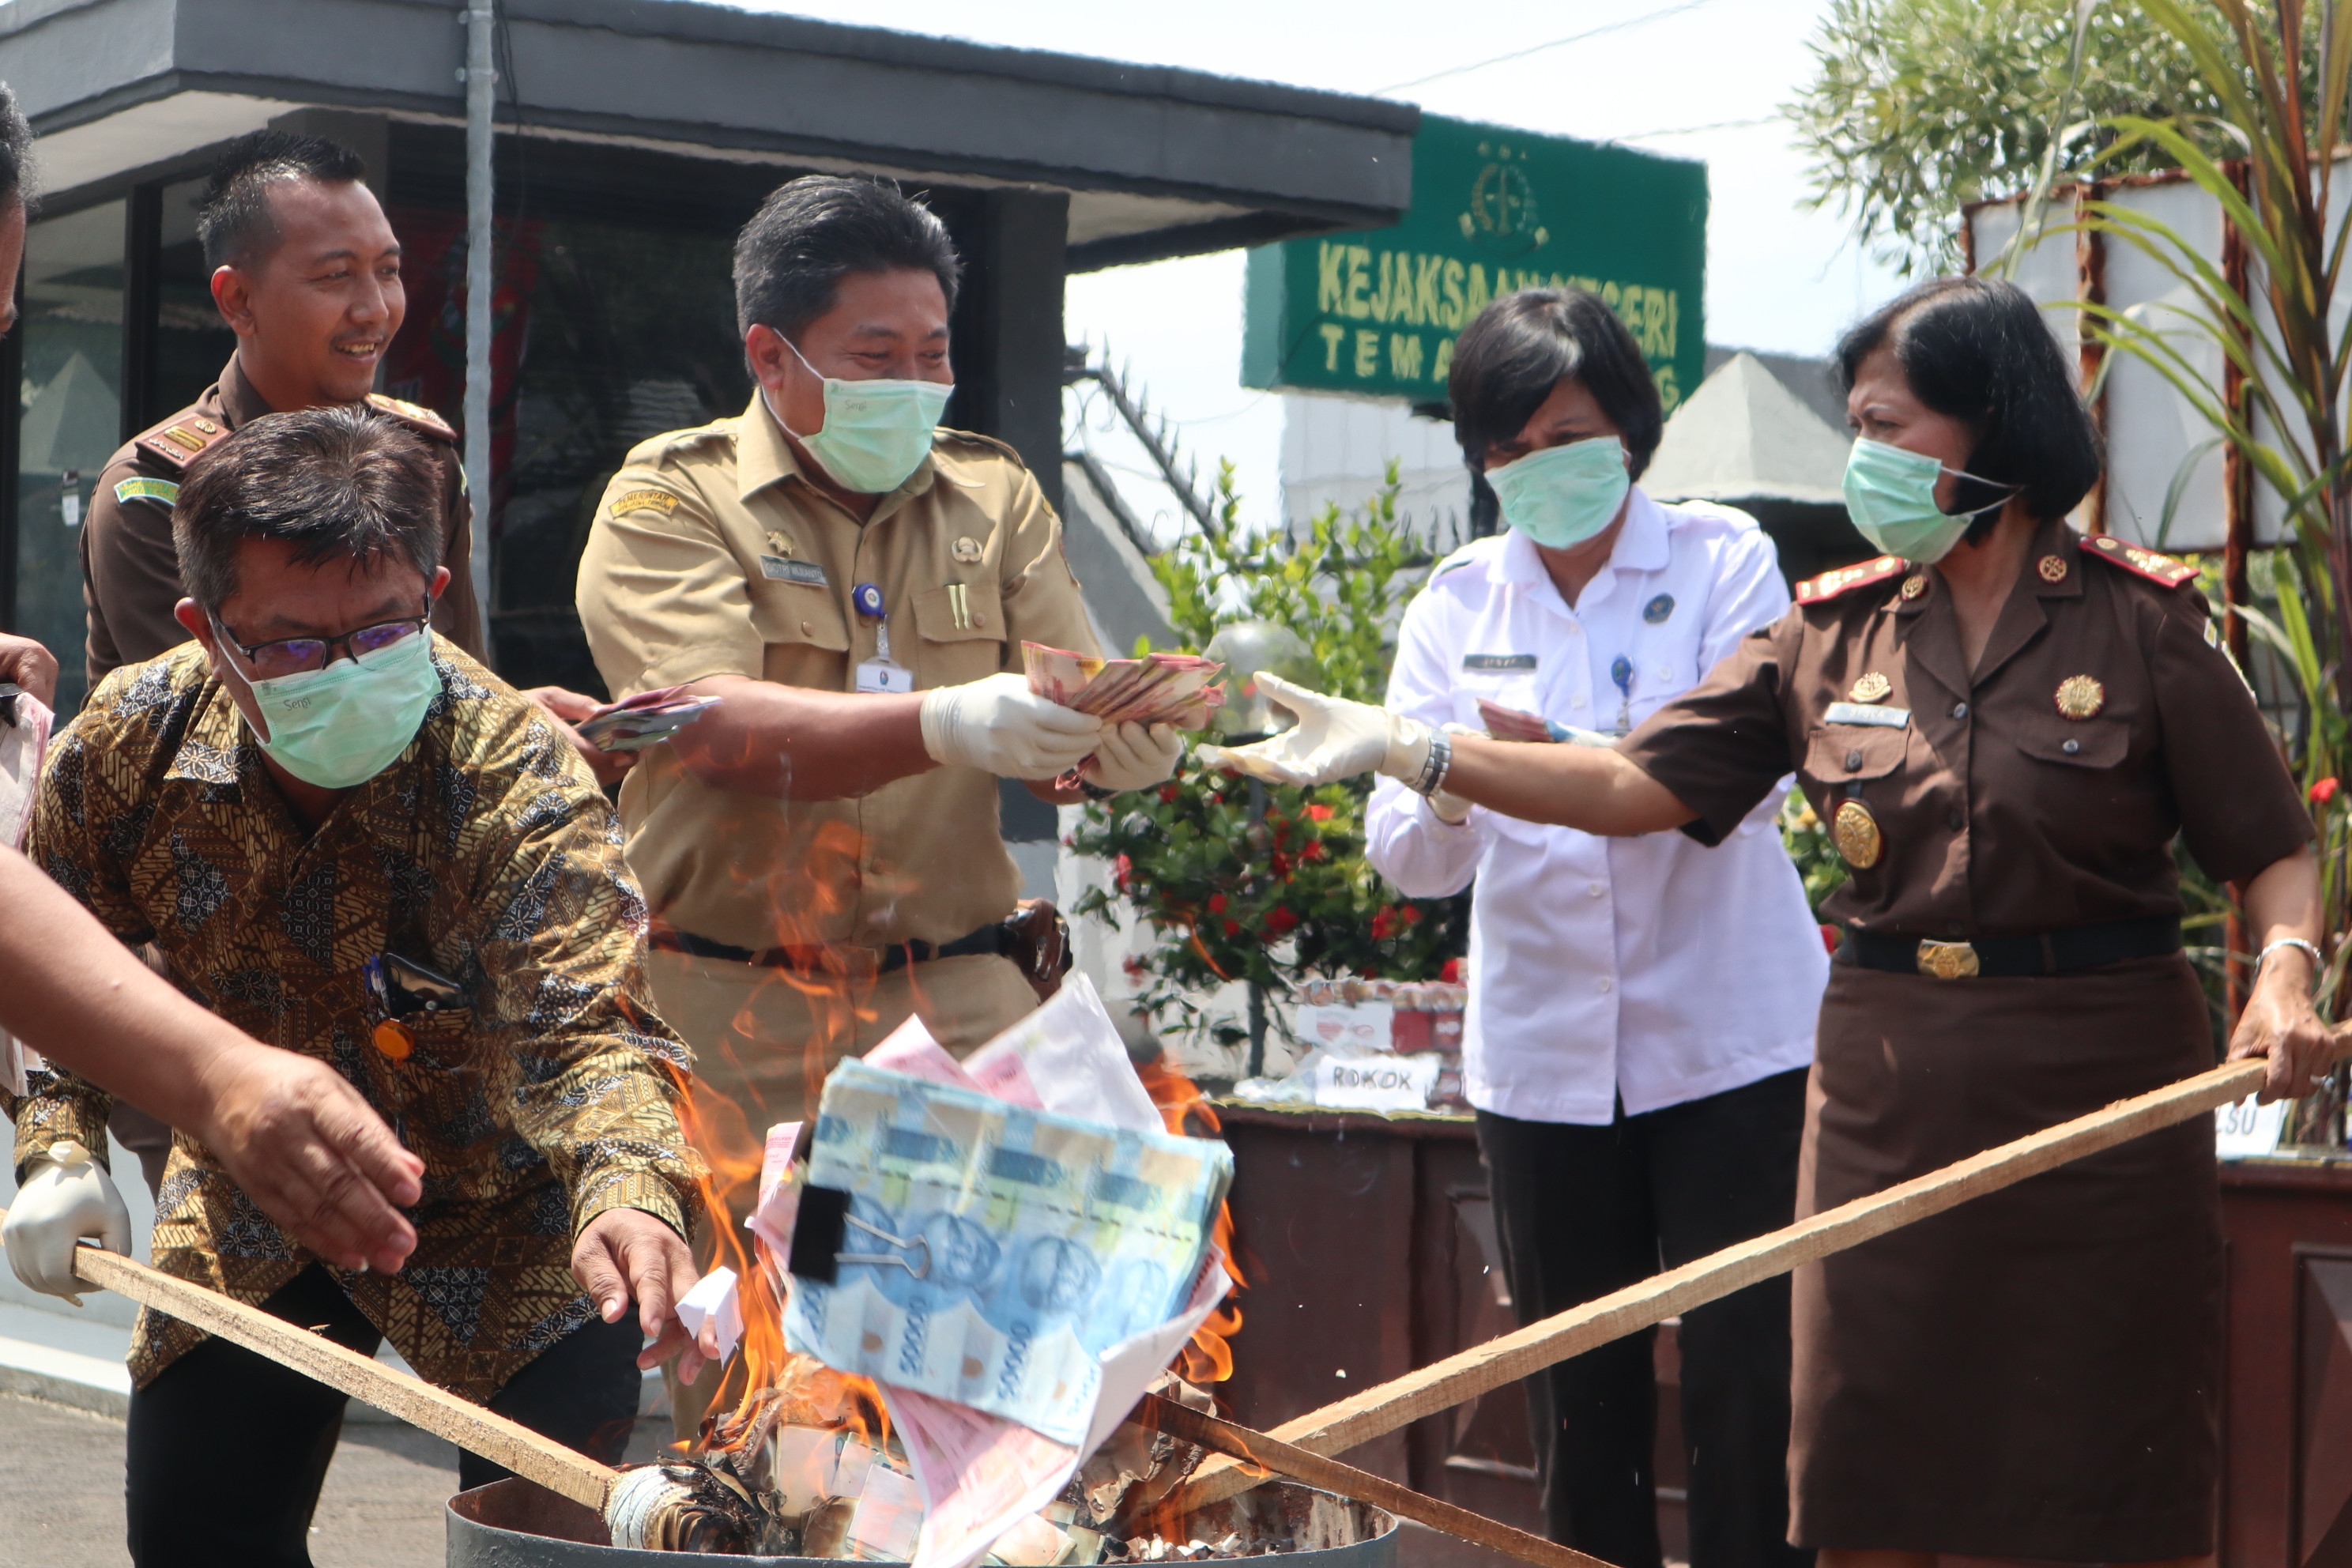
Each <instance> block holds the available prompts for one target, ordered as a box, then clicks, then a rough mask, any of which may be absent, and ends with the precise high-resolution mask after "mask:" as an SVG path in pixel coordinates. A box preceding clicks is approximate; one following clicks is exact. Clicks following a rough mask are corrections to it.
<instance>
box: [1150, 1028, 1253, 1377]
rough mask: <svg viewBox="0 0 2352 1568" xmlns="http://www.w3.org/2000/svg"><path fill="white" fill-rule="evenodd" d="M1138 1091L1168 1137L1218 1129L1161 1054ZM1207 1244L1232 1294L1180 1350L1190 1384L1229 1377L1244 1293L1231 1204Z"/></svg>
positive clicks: (1208, 1108) (1195, 1091) (1196, 1092)
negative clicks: (1165, 1127) (1144, 1095)
mask: <svg viewBox="0 0 2352 1568" xmlns="http://www.w3.org/2000/svg"><path fill="white" fill-rule="evenodd" d="M1136 1074H1137V1076H1138V1077H1139V1078H1141V1079H1143V1087H1144V1089H1145V1091H1146V1092H1147V1093H1149V1094H1150V1096H1151V1103H1152V1104H1154V1105H1156V1106H1158V1107H1159V1108H1160V1121H1164V1122H1166V1123H1167V1124H1168V1131H1171V1132H1173V1133H1176V1134H1178V1135H1179V1136H1185V1135H1188V1134H1191V1133H1192V1132H1193V1131H1195V1130H1196V1129H1195V1127H1194V1125H1193V1123H1194V1122H1195V1121H1197V1122H1198V1123H1199V1126H1198V1129H1197V1131H1203V1132H1215V1131H1220V1130H1221V1129H1222V1128H1223V1123H1222V1122H1220V1121H1218V1120H1217V1112H1216V1109H1215V1108H1214V1107H1213V1106H1212V1105H1210V1103H1209V1102H1208V1100H1206V1099H1204V1098H1203V1097H1202V1093H1201V1090H1200V1088H1199V1086H1197V1085H1196V1084H1194V1083H1193V1081H1192V1079H1189V1078H1186V1077H1185V1076H1184V1075H1183V1074H1182V1073H1181V1072H1178V1071H1177V1070H1176V1069H1175V1068H1172V1067H1171V1066H1169V1065H1168V1058H1167V1057H1166V1056H1165V1055H1164V1054H1162V1055H1160V1056H1158V1057H1155V1058H1152V1059H1151V1060H1150V1061H1149V1062H1146V1063H1145V1064H1143V1066H1141V1067H1139V1068H1137V1069H1136ZM1209 1239H1210V1241H1211V1242H1212V1244H1213V1245H1214V1246H1215V1247H1216V1249H1217V1251H1218V1253H1219V1255H1220V1256H1222V1257H1223V1258H1224V1260H1225V1265H1224V1266H1225V1278H1226V1279H1230V1280H1232V1281H1233V1282H1234V1283H1233V1289H1231V1290H1228V1291H1227V1292H1226V1293H1225V1299H1224V1300H1223V1303H1221V1304H1220V1305H1219V1306H1218V1308H1217V1310H1215V1311H1213V1312H1212V1313H1210V1314H1209V1316H1208V1318H1207V1319H1206V1320H1205V1321H1202V1324H1201V1326H1200V1327H1199V1328H1197V1329H1195V1330H1193V1331H1192V1343H1190V1344H1188V1345H1186V1346H1185V1347H1184V1364H1183V1366H1182V1368H1181V1373H1180V1375H1181V1376H1182V1378H1183V1379H1184V1381H1185V1382H1187V1383H1191V1384H1210V1383H1223V1382H1224V1381H1225V1380H1226V1379H1227V1378H1229V1377H1231V1376H1233V1375H1234V1350H1233V1345H1232V1343H1231V1342H1232V1340H1233V1337H1234V1335H1235V1334H1237V1333H1239V1332H1241V1328H1242V1310H1241V1308H1239V1307H1238V1306H1236V1305H1234V1297H1235V1296H1237V1295H1239V1294H1240V1293H1241V1292H1242V1291H1243V1290H1244V1289H1247V1288H1248V1285H1249V1281H1248V1280H1247V1279H1244V1278H1242V1270H1241V1265H1240V1264H1239V1263H1238V1262H1236V1261H1235V1260H1234V1211H1233V1206H1232V1205H1230V1204H1224V1203H1220V1204H1219V1205H1217V1222H1216V1224H1215V1225H1214V1226H1212V1227H1211V1228H1210V1232H1209Z"/></svg>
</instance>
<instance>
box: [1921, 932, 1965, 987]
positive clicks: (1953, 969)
mask: <svg viewBox="0 0 2352 1568" xmlns="http://www.w3.org/2000/svg"><path fill="white" fill-rule="evenodd" d="M1919 973H1922V974H1932V975H1934V976H1935V977H1936V978H1937V979H1938V980H1973V979H1975V978H1976V975H1977V950H1976V949H1975V948H1974V947H1971V946H1970V945H1969V944H1968V943H1967V942H1928V941H1924V940H1923V941H1922V942H1920V943H1919Z"/></svg>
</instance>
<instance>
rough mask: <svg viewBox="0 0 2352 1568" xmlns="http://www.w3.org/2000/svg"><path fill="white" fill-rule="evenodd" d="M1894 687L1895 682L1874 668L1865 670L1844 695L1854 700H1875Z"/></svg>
mask: <svg viewBox="0 0 2352 1568" xmlns="http://www.w3.org/2000/svg"><path fill="white" fill-rule="evenodd" d="M1894 689H1895V683H1894V682H1893V681H1891V680H1889V679H1886V677H1885V676H1883V675H1881V674H1879V673H1878V671H1876V670H1869V671H1866V672H1865V673H1864V675H1863V678H1862V679H1859V680H1857V681H1855V682H1854V683H1853V690H1852V691H1849V692H1847V693H1846V695H1847V697H1848V698H1850V699H1852V700H1853V701H1856V702H1876V701H1878V700H1881V699H1883V698H1884V697H1885V695H1886V694H1887V693H1888V692H1890V691H1892V690H1894Z"/></svg>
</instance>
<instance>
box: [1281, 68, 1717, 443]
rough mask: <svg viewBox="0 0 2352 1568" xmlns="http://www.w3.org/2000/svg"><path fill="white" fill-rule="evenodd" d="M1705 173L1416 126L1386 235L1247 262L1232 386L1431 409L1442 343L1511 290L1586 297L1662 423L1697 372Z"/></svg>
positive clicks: (1577, 148) (1447, 362)
mask: <svg viewBox="0 0 2352 1568" xmlns="http://www.w3.org/2000/svg"><path fill="white" fill-rule="evenodd" d="M1530 288H1549V289H1568V288H1574V289H1591V291H1592V292H1594V293H1596V294H1598V295H1600V296H1601V298H1602V299H1603V300H1607V301H1608V302H1609V304H1610V306H1611V308H1612V309H1613V310H1616V312H1617V314H1618V315H1619V316H1620V317H1622V319H1623V321H1624V322H1625V324H1626V326H1628V327H1630V328H1631V329H1633V338H1634V341H1635V342H1639V343H1640V344H1641V345H1642V352H1643V354H1644V355H1646V356H1647V358H1648V359H1649V362H1650V370H1651V373H1652V374H1654V375H1655V376H1656V377H1657V378H1658V391H1659V393H1660V394H1661V395H1663V396H1664V400H1665V405H1666V408H1667V410H1668V411H1669V412H1671V411H1672V410H1673V409H1674V407H1675V405H1676V404H1678V403H1680V402H1681V401H1682V400H1683V398H1684V397H1685V395H1688V394H1689V393H1690V392H1691V391H1692V390H1693V389H1694V388H1696V386H1697V385H1698V383H1699V377H1700V375H1701V374H1702V372H1703V370H1704V368H1705V364H1706V321H1705V314H1704V311H1705V303H1704V295H1705V289H1706V165H1705V164H1704V163H1693V162H1690V161H1688V160H1686V159H1681V158H1662V157H1658V156H1656V155H1655V154H1654V153H1636V152H1633V150H1631V149H1630V148H1625V147H1616V146H1604V145H1601V144H1599V143H1595V142H1571V141H1570V140H1568V139H1567V138H1565V137H1560V136H1538V135H1535V134H1533V133H1531V132H1521V131H1508V130H1505V129H1503V128H1502V127H1500V126H1496V125H1477V124H1472V123H1470V122H1468V121H1460V120H1443V119H1440V118H1438V117H1437V116H1435V115H1424V116H1423V117H1422V121H1421V131H1420V132H1419V134H1418V135H1416V136H1415V137H1414V139H1413V144H1412V210H1411V211H1410V212H1408V213H1406V214H1405V216H1404V217H1403V219H1402V221H1400V222H1399V223H1398V224H1397V225H1396V226H1394V227H1392V228H1383V229H1368V230H1364V231H1361V232H1359V233H1354V234H1333V235H1323V236H1320V237H1317V238H1313V239H1293V240H1286V241H1284V242H1283V243H1282V244H1280V245H1271V246H1266V247H1262V248H1260V249H1257V250H1254V251H1252V252H1251V253H1250V258H1249V293H1248V300H1247V306H1246V312H1245V314H1246V326H1245V331H1244V337H1243V344H1242V380H1243V382H1244V384H1248V385H1251V386H1267V387H1277V386H1278V387H1297V388H1300V389H1303V390H1307V391H1315V392H1351V393H1356V394H1359V395H1365V396H1372V397H1395V398H1402V399H1405V400H1407V401H1409V402H1412V403H1419V404H1428V403H1443V402H1444V401H1445V375H1446V372H1447V371H1448V370H1449V369H1450V368H1452V366H1453V363H1454V337H1455V335H1456V334H1458V333H1459V332H1460V331H1461V330H1462V329H1463V328H1464V327H1465V326H1466V325H1468V324H1469V322H1470V321H1471V320H1472V319H1473V318H1474V317H1475V316H1476V315H1477V314H1478V312H1479V310H1482V309H1483V308H1484V307H1485V306H1486V302H1487V301H1488V300H1492V299H1494V298H1495V297H1496V295H1498V294H1508V293H1510V292H1511V291H1512V290H1514V289H1530Z"/></svg>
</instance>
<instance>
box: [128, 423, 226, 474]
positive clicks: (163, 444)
mask: <svg viewBox="0 0 2352 1568" xmlns="http://www.w3.org/2000/svg"><path fill="white" fill-rule="evenodd" d="M227 438H228V426H226V425H225V424H223V423H222V422H221V421H219V420H217V419H215V418H214V417H213V416H211V415H209V414H198V413H197V412H195V411H194V409H189V410H187V411H185V412H184V413H179V414H174V415H173V416H172V417H170V418H169V419H166V420H164V421H163V423H162V424H161V425H158V426H154V427H153V428H152V429H151V430H146V431H142V432H141V433H140V434H139V435H137V436H135V437H132V438H131V445H132V446H133V447H138V448H139V450H141V451H142V452H144V453H146V454H147V455H148V456H149V457H151V458H159V459H161V460H162V461H163V462H164V463H166V464H168V465H169V466H170V467H171V468H172V471H173V472H174V473H177V472H178V471H179V470H181V469H183V468H186V467H187V466H188V465H189V464H190V463H193V462H194V461H195V460H196V454H197V453H199V452H201V451H203V450H204V449H205V447H210V446H213V445H215V443H217V442H220V441H224V440H226V439H227Z"/></svg>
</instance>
